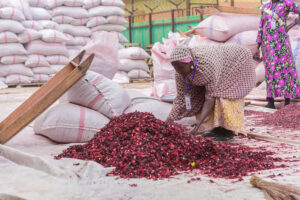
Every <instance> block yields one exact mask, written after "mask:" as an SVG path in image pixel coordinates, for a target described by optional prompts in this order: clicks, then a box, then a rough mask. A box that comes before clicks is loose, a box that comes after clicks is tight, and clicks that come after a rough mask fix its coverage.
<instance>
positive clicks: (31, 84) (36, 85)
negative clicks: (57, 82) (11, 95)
mask: <svg viewBox="0 0 300 200" xmlns="http://www.w3.org/2000/svg"><path fill="white" fill-rule="evenodd" d="M44 84H45V83H21V84H8V87H9V88H15V87H17V86H21V87H40V86H42V85H44Z"/></svg>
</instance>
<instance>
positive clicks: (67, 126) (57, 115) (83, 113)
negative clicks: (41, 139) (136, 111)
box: [34, 104, 109, 143]
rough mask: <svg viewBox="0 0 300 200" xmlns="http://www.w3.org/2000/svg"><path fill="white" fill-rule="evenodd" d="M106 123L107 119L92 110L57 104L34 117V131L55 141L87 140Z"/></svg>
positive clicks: (73, 141) (72, 141)
mask: <svg viewBox="0 0 300 200" xmlns="http://www.w3.org/2000/svg"><path fill="white" fill-rule="evenodd" d="M66 116H68V117H66ZM108 123H109V119H107V118H106V117H105V116H103V115H101V114H100V113H98V112H96V111H94V110H91V109H88V108H84V107H82V106H78V105H74V104H59V105H56V106H54V107H52V108H50V109H49V110H48V111H47V112H45V113H44V114H42V115H41V116H40V117H38V118H37V119H36V121H35V123H34V132H35V133H36V134H39V135H44V136H46V137H48V138H50V139H51V140H53V141H55V142H62V143H75V142H77V143H78V142H88V141H89V140H91V139H92V138H93V137H94V135H95V134H96V133H97V132H99V131H100V130H101V129H102V128H103V127H104V126H105V125H106V124H108Z"/></svg>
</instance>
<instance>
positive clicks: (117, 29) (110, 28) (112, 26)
mask: <svg viewBox="0 0 300 200" xmlns="http://www.w3.org/2000/svg"><path fill="white" fill-rule="evenodd" d="M125 30H126V27H124V26H122V25H118V24H104V25H99V26H96V27H93V28H92V32H96V31H114V32H123V31H125Z"/></svg>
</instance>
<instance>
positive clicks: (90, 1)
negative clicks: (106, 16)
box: [83, 0, 101, 9]
mask: <svg viewBox="0 0 300 200" xmlns="http://www.w3.org/2000/svg"><path fill="white" fill-rule="evenodd" d="M100 4H101V0H84V6H83V7H84V8H85V9H89V8H94V7H96V6H99V5H100Z"/></svg>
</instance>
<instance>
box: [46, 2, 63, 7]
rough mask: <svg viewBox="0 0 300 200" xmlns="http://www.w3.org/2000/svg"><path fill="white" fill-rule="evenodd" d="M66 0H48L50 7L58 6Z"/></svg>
mask: <svg viewBox="0 0 300 200" xmlns="http://www.w3.org/2000/svg"><path fill="white" fill-rule="evenodd" d="M64 2H65V0H48V4H49V8H57V7H60V6H62V5H63V4H64Z"/></svg>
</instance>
